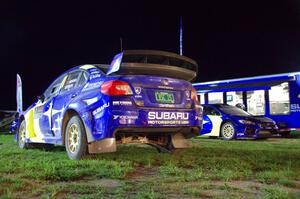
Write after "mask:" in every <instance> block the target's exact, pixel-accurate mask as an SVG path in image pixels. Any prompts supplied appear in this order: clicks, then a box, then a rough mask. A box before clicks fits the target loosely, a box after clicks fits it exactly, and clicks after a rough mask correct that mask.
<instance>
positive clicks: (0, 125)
mask: <svg viewBox="0 0 300 199" xmlns="http://www.w3.org/2000/svg"><path fill="white" fill-rule="evenodd" d="M17 117H18V113H17V112H16V111H4V110H0V133H15V131H16V128H15V124H16V118H17Z"/></svg>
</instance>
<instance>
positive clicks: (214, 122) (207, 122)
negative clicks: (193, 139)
mask: <svg viewBox="0 0 300 199" xmlns="http://www.w3.org/2000/svg"><path fill="white" fill-rule="evenodd" d="M221 124H222V115H221V114H220V113H219V112H218V111H217V110H216V109H215V108H213V107H211V106H205V107H204V109H203V129H202V131H201V135H204V134H206V135H209V136H219V135H220V128H221Z"/></svg>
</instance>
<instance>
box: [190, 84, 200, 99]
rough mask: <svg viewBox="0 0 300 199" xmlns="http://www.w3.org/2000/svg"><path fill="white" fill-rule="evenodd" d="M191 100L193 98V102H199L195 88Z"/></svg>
mask: <svg viewBox="0 0 300 199" xmlns="http://www.w3.org/2000/svg"><path fill="white" fill-rule="evenodd" d="M191 98H192V100H193V101H198V98H197V91H196V89H195V88H194V87H193V88H192V94H191Z"/></svg>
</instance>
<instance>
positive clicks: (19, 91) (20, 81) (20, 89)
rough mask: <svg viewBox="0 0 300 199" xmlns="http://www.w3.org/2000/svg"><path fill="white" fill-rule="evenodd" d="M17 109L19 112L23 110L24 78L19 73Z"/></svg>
mask: <svg viewBox="0 0 300 199" xmlns="http://www.w3.org/2000/svg"><path fill="white" fill-rule="evenodd" d="M17 111H18V112H19V113H21V112H22V111H23V100H22V80H21V77H20V75H19V74H17Z"/></svg>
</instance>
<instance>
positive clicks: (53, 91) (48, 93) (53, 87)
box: [44, 75, 65, 99]
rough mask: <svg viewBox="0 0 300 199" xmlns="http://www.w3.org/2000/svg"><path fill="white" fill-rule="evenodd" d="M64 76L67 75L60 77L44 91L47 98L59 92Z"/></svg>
mask: <svg viewBox="0 0 300 199" xmlns="http://www.w3.org/2000/svg"><path fill="white" fill-rule="evenodd" d="M64 77H65V75H63V76H61V77H59V78H58V79H56V80H55V81H54V82H53V83H52V84H51V85H50V86H49V87H48V88H47V90H46V91H45V92H44V97H45V99H49V98H50V97H51V96H54V95H56V94H58V92H59V89H60V87H61V84H62V81H63V79H64Z"/></svg>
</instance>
